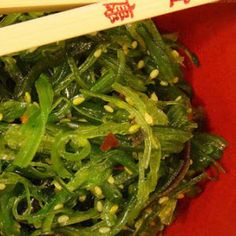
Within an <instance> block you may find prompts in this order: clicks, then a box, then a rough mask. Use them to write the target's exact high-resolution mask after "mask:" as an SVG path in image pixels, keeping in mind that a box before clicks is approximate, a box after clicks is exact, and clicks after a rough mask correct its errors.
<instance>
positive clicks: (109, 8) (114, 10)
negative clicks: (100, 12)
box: [103, 0, 135, 24]
mask: <svg viewBox="0 0 236 236" xmlns="http://www.w3.org/2000/svg"><path fill="white" fill-rule="evenodd" d="M103 5H104V6H105V7H106V11H105V12H104V15H105V16H106V17H107V18H108V19H109V20H110V21H111V23H112V24H113V23H115V22H116V21H123V20H124V19H125V18H133V17H134V9H135V4H133V5H130V3H129V0H126V1H125V2H115V3H106V4H103Z"/></svg>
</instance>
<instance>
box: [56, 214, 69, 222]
mask: <svg viewBox="0 0 236 236" xmlns="http://www.w3.org/2000/svg"><path fill="white" fill-rule="evenodd" d="M69 219H70V217H69V216H67V215H62V216H59V217H58V219H57V222H58V223H59V224H65V223H66V222H67V221H68V220H69Z"/></svg>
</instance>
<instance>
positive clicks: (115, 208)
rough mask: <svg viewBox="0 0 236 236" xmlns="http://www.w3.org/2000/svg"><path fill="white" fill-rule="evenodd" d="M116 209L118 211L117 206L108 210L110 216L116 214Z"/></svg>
mask: <svg viewBox="0 0 236 236" xmlns="http://www.w3.org/2000/svg"><path fill="white" fill-rule="evenodd" d="M118 209H119V206H118V205H113V206H112V207H111V209H110V213H111V214H112V215H115V214H116V212H117V211H118Z"/></svg>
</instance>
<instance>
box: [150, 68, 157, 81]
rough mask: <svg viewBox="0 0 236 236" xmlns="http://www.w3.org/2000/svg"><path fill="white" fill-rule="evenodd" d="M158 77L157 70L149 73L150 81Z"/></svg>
mask: <svg viewBox="0 0 236 236" xmlns="http://www.w3.org/2000/svg"><path fill="white" fill-rule="evenodd" d="M158 75H159V70H158V69H154V70H152V71H151V73H150V75H149V76H150V79H156V77H157V76H158Z"/></svg>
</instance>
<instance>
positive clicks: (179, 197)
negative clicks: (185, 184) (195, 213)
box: [177, 193, 185, 199]
mask: <svg viewBox="0 0 236 236" xmlns="http://www.w3.org/2000/svg"><path fill="white" fill-rule="evenodd" d="M184 197H185V196H184V194H183V193H179V194H178V196H177V198H178V199H183V198H184Z"/></svg>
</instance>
